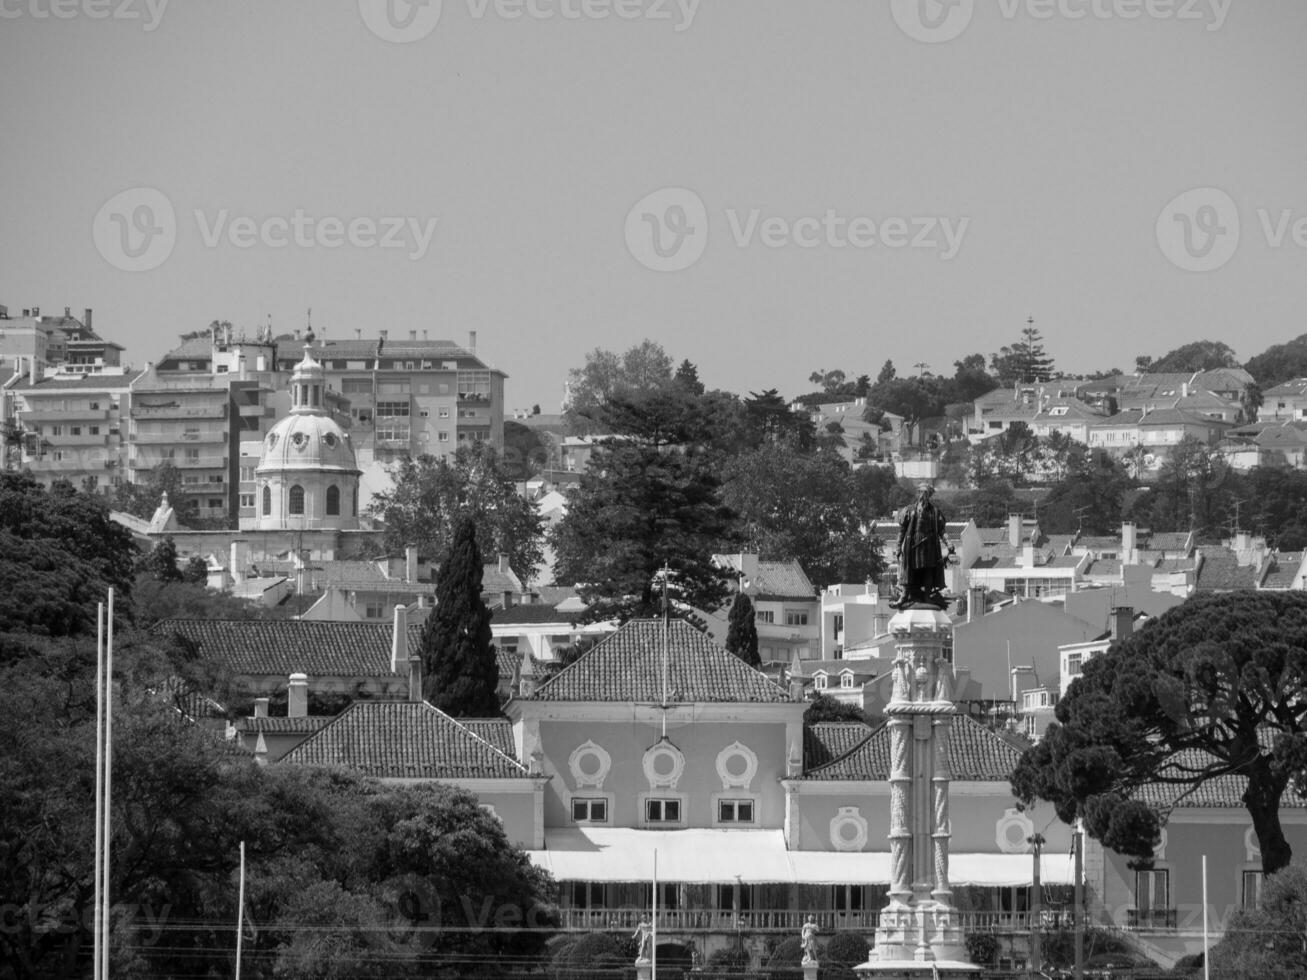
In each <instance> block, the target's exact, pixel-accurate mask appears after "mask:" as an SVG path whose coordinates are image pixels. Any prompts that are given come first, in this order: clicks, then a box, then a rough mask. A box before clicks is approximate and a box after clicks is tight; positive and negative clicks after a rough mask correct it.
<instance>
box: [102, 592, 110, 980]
mask: <svg viewBox="0 0 1307 980" xmlns="http://www.w3.org/2000/svg"><path fill="white" fill-rule="evenodd" d="M105 637H106V639H105V647H104V650H105V653H104V854H103V859H104V872H103V873H104V900H103V908H102V910H101V914H102V916H103V918H102V920H101V930H102V933H103V935H102V937H101V948H102V955H103V957H104V965H103V968H102V971H101V980H109V939H110V928H109V912H110V909H111V908H112V904H111V899H110V894H109V868H110V864H109V851H110V844H111V843H112V841H113V806H112V804H113V589H110V590H109V615H108V624H107V626H106V627H105Z"/></svg>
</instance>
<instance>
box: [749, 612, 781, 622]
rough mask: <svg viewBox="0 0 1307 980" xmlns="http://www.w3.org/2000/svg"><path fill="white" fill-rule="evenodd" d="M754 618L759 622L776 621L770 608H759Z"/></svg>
mask: <svg viewBox="0 0 1307 980" xmlns="http://www.w3.org/2000/svg"><path fill="white" fill-rule="evenodd" d="M754 619H756V620H757V621H758V622H759V623H774V622H776V614H775V613H774V612H772V611H771V610H770V609H759V610H758V615H757V616H755V617H754Z"/></svg>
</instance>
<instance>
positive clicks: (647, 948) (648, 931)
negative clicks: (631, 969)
mask: <svg viewBox="0 0 1307 980" xmlns="http://www.w3.org/2000/svg"><path fill="white" fill-rule="evenodd" d="M631 938H632V939H634V940H635V941H636V948H637V952H636V954H635V961H636V962H637V963H648V962H649V961H650V960H651V959H652V954H653V926H651V925H650V924H649V916H647V915H642V916H640V924H639V925H638V926H636V927H635V934H634V935H633V936H632V937H631Z"/></svg>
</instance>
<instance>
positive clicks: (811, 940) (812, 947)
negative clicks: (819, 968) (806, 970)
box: [799, 915, 817, 964]
mask: <svg viewBox="0 0 1307 980" xmlns="http://www.w3.org/2000/svg"><path fill="white" fill-rule="evenodd" d="M799 941H800V942H801V943H802V944H803V962H804V963H805V964H807V963H816V962H817V918H816V916H812V915H810V916H808V919H807V921H806V922H804V923H803V929H802V931H801V932H800V933H799Z"/></svg>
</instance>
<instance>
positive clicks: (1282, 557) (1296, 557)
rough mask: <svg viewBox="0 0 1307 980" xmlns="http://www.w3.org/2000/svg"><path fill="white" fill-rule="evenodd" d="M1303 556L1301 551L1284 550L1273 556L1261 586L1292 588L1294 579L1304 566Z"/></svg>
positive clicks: (1266, 587)
mask: <svg viewBox="0 0 1307 980" xmlns="http://www.w3.org/2000/svg"><path fill="white" fill-rule="evenodd" d="M1302 556H1303V553H1302V552H1301V551H1282V552H1280V553H1279V554H1276V555H1275V556H1274V557H1272V559H1271V561H1270V565H1269V567H1268V568H1267V570H1266V576H1265V578H1263V579H1262V584H1261V587H1262V588H1263V589H1289V588H1292V587H1293V580H1294V578H1295V576H1297V574H1298V569H1299V568H1300V567H1301V566H1302Z"/></svg>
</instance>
